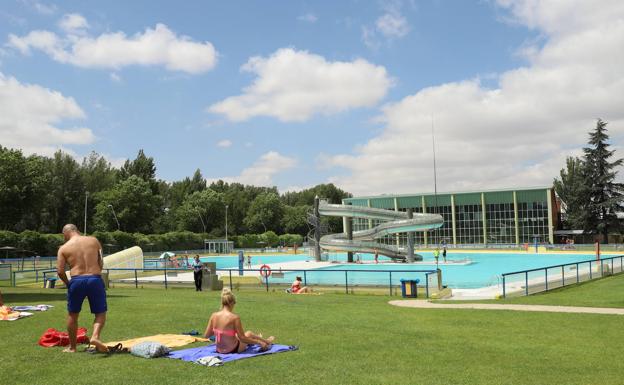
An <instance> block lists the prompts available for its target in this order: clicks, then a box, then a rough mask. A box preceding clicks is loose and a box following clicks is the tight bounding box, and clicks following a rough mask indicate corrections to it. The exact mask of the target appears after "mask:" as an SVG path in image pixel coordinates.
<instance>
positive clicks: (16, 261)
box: [0, 257, 56, 270]
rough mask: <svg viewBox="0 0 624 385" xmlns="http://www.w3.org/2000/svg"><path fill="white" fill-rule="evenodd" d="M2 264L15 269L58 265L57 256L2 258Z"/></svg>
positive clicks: (0, 262)
mask: <svg viewBox="0 0 624 385" xmlns="http://www.w3.org/2000/svg"><path fill="white" fill-rule="evenodd" d="M0 264H8V265H11V266H12V267H13V269H14V270H31V269H42V268H46V267H47V268H53V267H54V266H56V257H20V258H0Z"/></svg>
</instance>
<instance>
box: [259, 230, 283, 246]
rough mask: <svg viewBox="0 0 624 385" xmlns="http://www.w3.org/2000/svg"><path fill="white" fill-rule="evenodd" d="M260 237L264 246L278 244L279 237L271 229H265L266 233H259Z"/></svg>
mask: <svg viewBox="0 0 624 385" xmlns="http://www.w3.org/2000/svg"><path fill="white" fill-rule="evenodd" d="M260 239H261V240H262V242H264V243H263V245H264V246H265V247H276V246H278V245H279V241H280V240H279V237H278V236H277V234H275V233H274V232H273V231H270V230H269V231H267V232H266V233H264V234H262V235H260Z"/></svg>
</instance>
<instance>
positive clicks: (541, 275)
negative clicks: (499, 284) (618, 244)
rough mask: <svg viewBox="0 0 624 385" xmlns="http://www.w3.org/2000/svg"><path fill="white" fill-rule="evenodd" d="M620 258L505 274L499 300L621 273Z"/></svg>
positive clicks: (622, 259)
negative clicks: (501, 296)
mask: <svg viewBox="0 0 624 385" xmlns="http://www.w3.org/2000/svg"><path fill="white" fill-rule="evenodd" d="M623 261H624V256H618V257H611V258H602V259H600V260H595V259H592V260H588V261H581V262H573V263H566V264H563V265H554V266H548V267H541V268H537V269H530V270H522V271H515V272H512V273H505V274H503V275H502V278H503V297H507V296H509V295H519V296H522V295H530V294H535V293H540V292H543V291H548V290H552V289H555V288H558V287H563V286H567V285H572V284H576V283H579V282H584V281H589V280H592V279H596V278H602V277H605V276H609V275H613V274H615V273H622V272H623V271H624V267H623Z"/></svg>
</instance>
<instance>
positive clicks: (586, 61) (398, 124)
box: [322, 0, 624, 194]
mask: <svg viewBox="0 0 624 385" xmlns="http://www.w3.org/2000/svg"><path fill="white" fill-rule="evenodd" d="M499 4H500V5H501V6H503V7H505V8H507V9H509V10H510V12H511V14H512V16H513V17H514V19H515V21H516V22H520V23H522V24H524V25H526V26H528V27H530V28H534V29H538V30H539V31H540V32H543V33H544V34H545V40H544V41H543V42H542V46H534V47H533V49H532V55H530V57H529V60H530V61H529V63H528V65H527V66H525V67H521V68H517V69H514V70H511V71H507V72H505V73H503V74H501V75H500V76H499V78H498V86H497V87H496V88H493V89H490V88H486V87H484V86H482V85H481V83H480V82H479V81H478V80H474V79H467V80H464V81H459V82H453V83H446V84H441V85H438V86H434V87H430V88H425V89H422V90H420V91H418V92H416V93H415V94H413V95H410V96H407V97H405V98H403V99H402V100H400V101H398V102H396V103H391V104H388V105H386V106H384V108H383V114H382V116H381V121H382V122H383V123H384V125H385V128H384V130H383V131H382V133H381V134H380V135H378V136H377V137H374V138H372V139H371V140H369V141H368V142H367V143H365V144H364V145H362V146H358V147H356V148H355V149H354V151H353V153H352V154H338V155H334V156H328V157H326V158H325V159H322V160H323V162H322V163H325V164H329V165H333V166H334V167H340V168H344V169H345V170H346V176H344V177H337V176H336V177H333V178H330V181H332V182H334V183H336V184H338V185H339V186H340V187H341V188H343V189H346V190H347V191H350V192H353V193H356V194H375V193H392V192H401V193H408V192H419V191H433V164H432V150H431V125H432V115H433V120H434V127H435V134H436V148H437V151H436V155H437V175H438V191H450V190H465V189H480V188H500V187H513V186H535V185H549V184H551V183H552V180H553V178H554V177H555V176H557V175H558V171H559V169H561V168H562V167H563V166H564V164H565V163H564V159H565V157H566V156H568V155H573V154H577V153H578V151H579V149H580V147H582V146H584V145H585V143H586V141H587V132H588V131H589V130H591V129H592V128H593V127H594V126H595V118H597V117H601V118H603V119H605V120H607V121H609V122H610V124H609V126H608V128H609V130H610V134H611V138H612V140H613V143H614V145H615V147H618V146H621V143H618V142H617V141H618V140H621V138H622V136H623V135H624V109H622V108H621V106H622V105H624V50H622V47H624V23H623V22H622V20H623V19H624V2H621V1H619V0H614V1H605V2H602V3H601V5H600V7H596V6H592V5H591V4H589V3H586V2H584V1H565V2H557V1H544V2H534V1H530V0H527V1H519V2H511V1H507V0H505V1H500V2H499ZM570 25H572V26H574V27H573V28H570ZM620 156H622V155H621V154H620ZM620 171H621V170H620ZM342 174H344V172H343V173H342Z"/></svg>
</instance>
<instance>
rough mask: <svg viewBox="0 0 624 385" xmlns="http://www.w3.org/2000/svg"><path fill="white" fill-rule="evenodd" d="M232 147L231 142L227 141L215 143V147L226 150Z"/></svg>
mask: <svg viewBox="0 0 624 385" xmlns="http://www.w3.org/2000/svg"><path fill="white" fill-rule="evenodd" d="M231 145H232V141H231V140H229V139H223V140H221V141H219V142H218V143H217V147H223V148H228V147H230V146H231Z"/></svg>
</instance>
